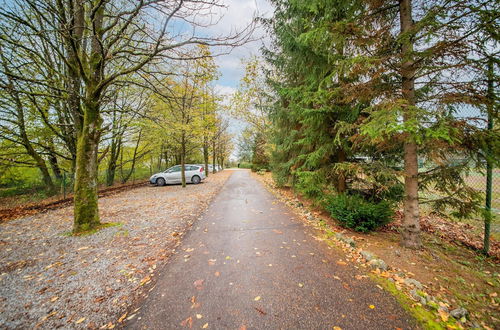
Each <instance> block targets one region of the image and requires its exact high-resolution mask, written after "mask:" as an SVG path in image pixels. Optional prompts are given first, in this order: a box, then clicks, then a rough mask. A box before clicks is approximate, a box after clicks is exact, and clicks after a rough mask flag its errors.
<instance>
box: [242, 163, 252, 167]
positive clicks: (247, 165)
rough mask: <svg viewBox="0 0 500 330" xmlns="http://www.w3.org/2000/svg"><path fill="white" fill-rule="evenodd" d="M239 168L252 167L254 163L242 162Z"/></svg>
mask: <svg viewBox="0 0 500 330" xmlns="http://www.w3.org/2000/svg"><path fill="white" fill-rule="evenodd" d="M239 168H252V163H240V167H239Z"/></svg>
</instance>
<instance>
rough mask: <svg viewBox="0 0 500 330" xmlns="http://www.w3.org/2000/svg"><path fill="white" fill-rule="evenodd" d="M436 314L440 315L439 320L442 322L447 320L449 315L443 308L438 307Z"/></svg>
mask: <svg viewBox="0 0 500 330" xmlns="http://www.w3.org/2000/svg"><path fill="white" fill-rule="evenodd" d="M438 314H439V316H440V317H441V320H443V322H447V321H448V318H449V317H450V315H449V314H448V313H447V312H446V311H445V310H443V309H439V310H438Z"/></svg>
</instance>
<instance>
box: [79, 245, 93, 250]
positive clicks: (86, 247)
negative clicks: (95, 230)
mask: <svg viewBox="0 0 500 330" xmlns="http://www.w3.org/2000/svg"><path fill="white" fill-rule="evenodd" d="M87 249H90V246H82V247H81V248H79V249H78V251H82V250H87Z"/></svg>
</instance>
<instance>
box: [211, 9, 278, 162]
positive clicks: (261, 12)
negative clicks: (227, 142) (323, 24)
mask: <svg viewBox="0 0 500 330" xmlns="http://www.w3.org/2000/svg"><path fill="white" fill-rule="evenodd" d="M224 3H225V4H226V6H227V8H226V9H225V10H224V12H223V14H224V16H223V18H222V20H221V21H220V22H219V23H218V24H217V25H216V26H212V27H211V28H210V29H211V30H212V31H211V32H212V33H215V34H229V33H230V32H231V31H235V30H241V29H243V28H244V27H246V26H247V25H248V24H250V23H251V22H252V20H253V19H254V17H256V16H258V17H271V16H272V13H273V10H272V6H271V5H270V3H269V2H268V1H267V0H224ZM253 39H257V41H253V42H249V43H248V44H246V45H244V46H241V47H238V48H235V49H234V50H233V51H232V52H231V54H228V55H221V56H218V57H216V60H215V61H216V63H217V65H218V66H219V71H220V73H221V76H220V78H219V80H218V81H217V82H216V89H217V91H218V92H219V94H221V95H225V96H226V99H225V103H227V102H228V99H229V97H230V95H231V94H232V93H233V92H234V91H235V89H236V88H237V86H238V84H239V81H240V79H241V78H242V77H243V75H244V71H245V70H244V65H243V64H242V61H243V60H244V59H248V58H250V57H251V56H254V55H257V56H258V55H260V48H261V47H262V45H263V44H267V43H268V42H269V36H267V34H266V33H265V31H264V29H263V28H262V27H257V29H256V30H255V31H254V35H253ZM244 127H245V123H243V122H240V121H238V120H236V119H234V118H232V119H230V126H229V132H230V133H231V134H232V135H233V141H234V143H235V144H236V141H237V139H238V136H239V135H240V133H241V131H242V130H243V128H244ZM237 153H238V150H236V149H235V150H233V153H232V155H231V156H230V160H233V161H236V160H237V156H236V155H237Z"/></svg>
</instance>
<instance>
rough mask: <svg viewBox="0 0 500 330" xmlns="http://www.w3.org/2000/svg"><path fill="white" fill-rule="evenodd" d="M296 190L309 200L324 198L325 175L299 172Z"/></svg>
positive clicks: (297, 173)
mask: <svg viewBox="0 0 500 330" xmlns="http://www.w3.org/2000/svg"><path fill="white" fill-rule="evenodd" d="M296 175H297V181H296V183H295V188H296V189H297V191H298V192H299V193H301V194H302V195H304V196H306V197H309V198H318V197H321V196H323V187H324V175H323V173H321V172H319V171H297V172H296Z"/></svg>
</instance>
